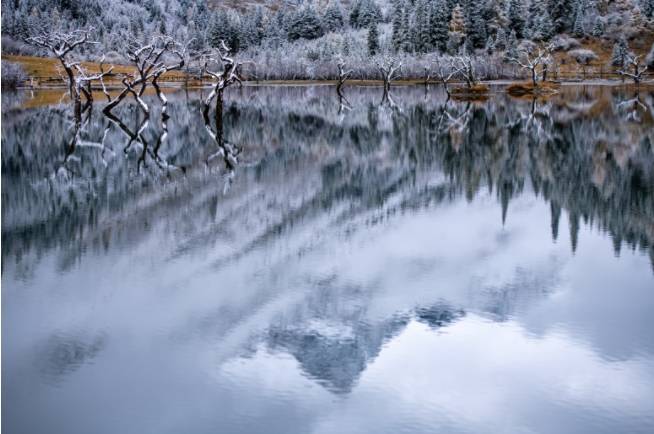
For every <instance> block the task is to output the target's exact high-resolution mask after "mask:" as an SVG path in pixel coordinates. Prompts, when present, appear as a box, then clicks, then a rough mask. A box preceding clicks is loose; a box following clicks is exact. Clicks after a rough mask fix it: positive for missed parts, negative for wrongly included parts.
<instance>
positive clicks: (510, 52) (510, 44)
mask: <svg viewBox="0 0 654 434" xmlns="http://www.w3.org/2000/svg"><path fill="white" fill-rule="evenodd" d="M517 57H518V37H517V35H516V32H515V30H511V33H509V36H508V38H507V39H506V51H505V52H504V61H509V59H515V58H517Z"/></svg>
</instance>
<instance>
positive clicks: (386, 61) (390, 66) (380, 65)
mask: <svg viewBox="0 0 654 434" xmlns="http://www.w3.org/2000/svg"><path fill="white" fill-rule="evenodd" d="M376 65H377V69H378V70H379V73H380V74H381V76H382V80H383V81H384V94H385V95H386V94H388V92H389V91H390V90H391V82H392V81H393V80H395V79H396V78H398V77H399V74H400V71H401V70H402V62H400V61H398V60H397V59H394V58H382V59H380V60H378V61H377V62H376Z"/></svg>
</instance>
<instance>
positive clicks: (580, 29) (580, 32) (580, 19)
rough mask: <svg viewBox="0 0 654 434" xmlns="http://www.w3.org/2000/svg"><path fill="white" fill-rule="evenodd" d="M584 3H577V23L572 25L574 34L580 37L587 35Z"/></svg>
mask: <svg viewBox="0 0 654 434" xmlns="http://www.w3.org/2000/svg"><path fill="white" fill-rule="evenodd" d="M581 5H582V3H578V5H577V13H576V14H575V23H574V26H572V34H573V35H575V36H576V37H578V38H582V37H584V36H585V35H586V31H585V30H584V11H583V10H582V9H581Z"/></svg>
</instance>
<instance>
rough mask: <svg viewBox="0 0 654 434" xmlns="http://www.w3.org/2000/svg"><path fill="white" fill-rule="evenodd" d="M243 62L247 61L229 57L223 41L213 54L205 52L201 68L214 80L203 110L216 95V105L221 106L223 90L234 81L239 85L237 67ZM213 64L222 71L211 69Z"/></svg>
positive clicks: (207, 107)
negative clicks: (220, 67)
mask: <svg viewBox="0 0 654 434" xmlns="http://www.w3.org/2000/svg"><path fill="white" fill-rule="evenodd" d="M244 63H249V62H237V61H236V60H234V58H233V57H231V50H230V48H229V47H228V46H227V44H226V43H225V41H221V44H220V47H219V48H217V49H216V50H215V54H214V53H207V54H205V56H204V66H203V70H202V71H203V74H205V73H206V74H207V75H209V77H211V79H212V80H214V83H213V85H212V88H211V92H210V93H209V96H208V97H207V99H206V100H205V101H204V105H205V111H208V110H209V106H210V104H211V101H213V99H214V98H216V97H217V98H218V100H217V102H216V104H217V106H218V105H221V106H222V103H223V92H224V91H225V89H226V88H227V87H229V86H231V85H233V84H234V83H238V84H239V85H241V83H242V79H241V77H240V73H239V69H240V68H241V66H242V65H243V64H244ZM215 66H222V71H219V70H211V68H212V67H215Z"/></svg>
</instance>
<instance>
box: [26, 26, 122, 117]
mask: <svg viewBox="0 0 654 434" xmlns="http://www.w3.org/2000/svg"><path fill="white" fill-rule="evenodd" d="M92 32H93V28H92V27H89V28H88V29H82V30H75V31H72V32H42V33H41V34H39V35H35V36H30V37H29V38H27V39H26V41H27V43H29V44H32V45H35V46H37V47H41V48H45V49H48V50H49V51H50V52H52V54H54V56H55V57H56V58H57V59H58V60H59V62H60V63H61V66H62V67H63V69H64V72H65V74H66V81H68V92H69V93H70V98H71V99H72V100H73V101H74V102H75V103H76V104H79V103H80V100H81V95H82V94H83V95H84V96H85V98H86V99H87V100H88V101H93V96H92V92H91V83H92V82H93V81H95V80H100V79H102V78H103V77H104V76H106V75H108V74H110V73H111V70H112V69H113V67H111V68H110V69H109V70H108V71H106V72H105V71H100V74H95V75H90V74H89V73H88V72H87V71H86V70H85V69H84V68H83V67H82V65H81V63H80V62H76V61H73V60H71V59H70V54H71V53H72V52H73V50H75V49H76V48H77V47H80V46H82V45H84V44H97V42H94V41H90V40H89V38H90V35H91V33H92Z"/></svg>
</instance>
